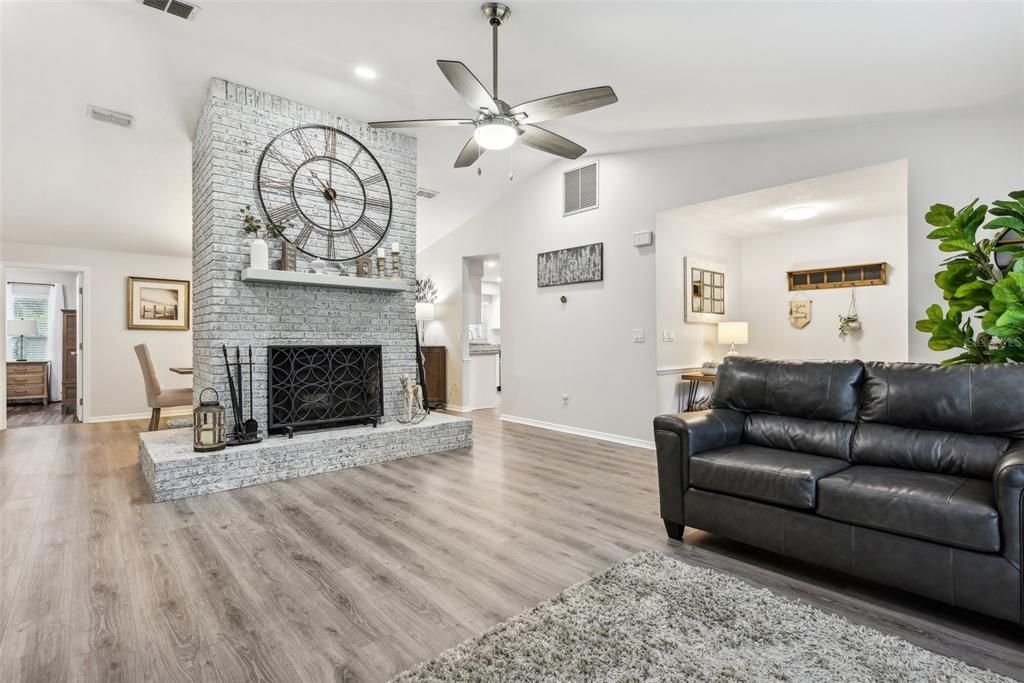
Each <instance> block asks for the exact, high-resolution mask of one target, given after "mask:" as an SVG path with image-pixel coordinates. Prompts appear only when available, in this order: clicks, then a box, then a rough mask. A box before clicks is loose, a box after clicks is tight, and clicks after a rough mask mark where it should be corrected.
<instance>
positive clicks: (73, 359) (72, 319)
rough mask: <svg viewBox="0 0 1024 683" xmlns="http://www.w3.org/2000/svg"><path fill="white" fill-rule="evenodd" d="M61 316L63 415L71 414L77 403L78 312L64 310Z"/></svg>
mask: <svg viewBox="0 0 1024 683" xmlns="http://www.w3.org/2000/svg"><path fill="white" fill-rule="evenodd" d="M61 315H62V316H63V317H62V319H61V332H62V334H63V342H62V344H61V353H62V354H63V356H62V361H63V367H62V369H61V387H62V388H61V391H62V393H63V394H64V399H63V400H62V401H61V409H62V410H63V411H64V412H65V413H73V412H75V409H76V408H77V403H78V312H77V311H73V310H69V309H64V310H62V311H61Z"/></svg>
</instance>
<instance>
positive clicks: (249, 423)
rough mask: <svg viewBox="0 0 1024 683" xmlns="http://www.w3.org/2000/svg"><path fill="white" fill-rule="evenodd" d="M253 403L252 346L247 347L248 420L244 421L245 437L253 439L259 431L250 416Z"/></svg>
mask: <svg viewBox="0 0 1024 683" xmlns="http://www.w3.org/2000/svg"><path fill="white" fill-rule="evenodd" d="M238 374H239V376H241V374H242V367H241V366H239V367H238ZM254 406H255V403H253V400H252V346H250V347H249V419H248V420H246V421H245V434H246V436H250V437H254V436H256V435H257V434H258V433H259V431H260V423H259V422H257V421H256V418H254V417H253V416H252V413H253V407H254Z"/></svg>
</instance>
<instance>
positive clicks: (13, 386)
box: [7, 360, 50, 405]
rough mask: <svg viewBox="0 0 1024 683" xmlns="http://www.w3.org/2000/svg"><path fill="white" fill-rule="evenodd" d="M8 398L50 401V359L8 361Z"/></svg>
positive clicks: (44, 403) (11, 399)
mask: <svg viewBox="0 0 1024 683" xmlns="http://www.w3.org/2000/svg"><path fill="white" fill-rule="evenodd" d="M7 400H8V402H10V401H25V400H36V401H41V402H42V404H43V405H46V404H48V403H49V402H50V361H48V360H40V361H34V360H27V361H22V362H18V361H8V363H7Z"/></svg>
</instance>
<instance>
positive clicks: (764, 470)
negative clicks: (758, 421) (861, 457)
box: [690, 444, 850, 510]
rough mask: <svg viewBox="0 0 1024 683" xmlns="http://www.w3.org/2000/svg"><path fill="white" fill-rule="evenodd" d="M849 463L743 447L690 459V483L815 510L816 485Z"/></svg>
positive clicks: (739, 446)
mask: <svg viewBox="0 0 1024 683" xmlns="http://www.w3.org/2000/svg"><path fill="white" fill-rule="evenodd" d="M849 466H850V464H849V463H848V462H846V461H844V460H839V459H837V458H828V457H823V456H820V455H807V454H806V453H797V452H794V451H783V450H779V449H777V448H765V447H763V446H754V445H751V444H740V445H738V446H729V447H727V448H719V449H718V450H715V451H709V452H706V453H701V454H699V455H695V456H692V457H691V458H690V484H691V485H692V486H695V487H697V488H699V489H704V490H706V491H716V492H718V493H727V494H730V495H733V496H740V497H741V498H749V499H751V500H760V501H764V502H767V503H775V504H777V505H787V506H789V507H794V508H801V509H805V510H811V509H814V504H815V496H816V493H817V483H818V480H819V479H821V478H822V477H827V476H828V475H830V474H835V473H836V472H839V471H841V470H844V469H846V468H847V467H849Z"/></svg>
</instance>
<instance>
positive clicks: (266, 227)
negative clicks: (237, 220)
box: [238, 206, 287, 239]
mask: <svg viewBox="0 0 1024 683" xmlns="http://www.w3.org/2000/svg"><path fill="white" fill-rule="evenodd" d="M238 212H239V213H240V214H242V230H243V231H244V232H245V234H247V235H253V236H254V237H255V238H256V239H263V238H264V237H266V238H274V237H280V236H281V235H282V234H283V233H284V230H285V228H286V227H287V226H286V225H278V224H277V223H264V222H263V220H262V219H260V217H259V216H257V215H255V214H254V213H253V212H252V207H251V206H244V207H242V208H241V209H239V210H238ZM261 233H262V234H261Z"/></svg>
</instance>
